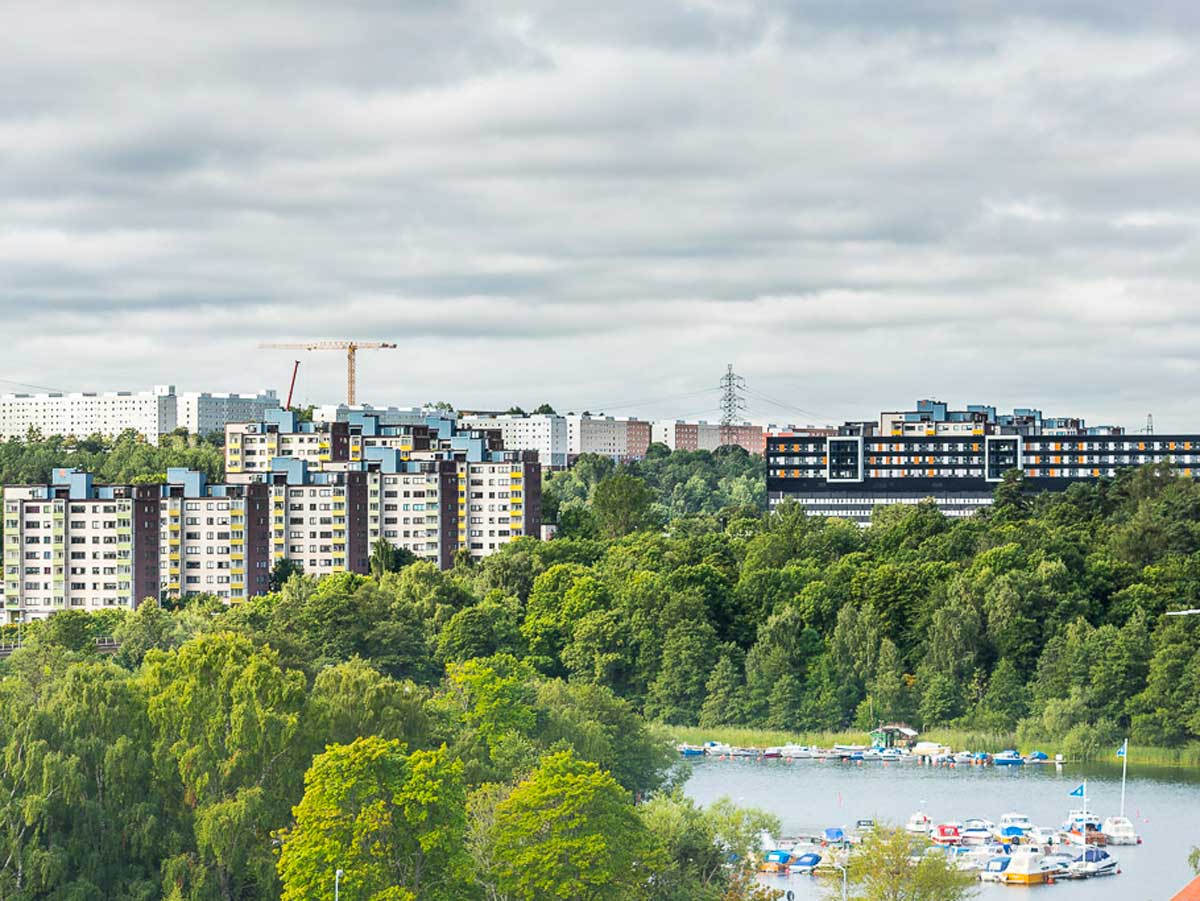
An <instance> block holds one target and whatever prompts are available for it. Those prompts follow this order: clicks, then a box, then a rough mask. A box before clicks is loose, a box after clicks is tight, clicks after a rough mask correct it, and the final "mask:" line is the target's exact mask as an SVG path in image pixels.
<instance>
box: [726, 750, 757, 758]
mask: <svg viewBox="0 0 1200 901" xmlns="http://www.w3.org/2000/svg"><path fill="white" fill-rule="evenodd" d="M730 756H732V757H757V756H758V748H734V749H733V753H732V754H731V755H730Z"/></svg>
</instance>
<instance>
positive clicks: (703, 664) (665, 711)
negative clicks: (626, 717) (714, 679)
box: [646, 620, 719, 726]
mask: <svg viewBox="0 0 1200 901" xmlns="http://www.w3.org/2000/svg"><path fill="white" fill-rule="evenodd" d="M718 647H719V642H718V641H717V633H716V631H715V630H714V629H713V627H712V626H710V625H709V624H708V623H706V622H704V621H702V620H701V621H699V622H696V621H695V620H687V621H684V622H681V623H679V624H678V625H676V626H674V627H672V629H671V630H670V631H669V632H668V633H667V636H666V639H665V640H664V641H663V650H662V665H661V667H660V668H659V672H658V676H657V677H656V678H655V680H654V683H653V684H652V685H651V686H650V694H649V696H648V697H647V698H646V715H647V716H649V717H651V718H654V719H659V720H662V721H663V722H665V723H674V724H676V725H680V726H694V725H695V724H696V722H697V721H698V720H699V718H700V708H701V707H702V706H703V704H704V698H705V696H706V688H707V684H708V679H709V676H710V675H711V674H712V670H713V667H714V666H715V665H716V662H717V659H716V658H717V649H718Z"/></svg>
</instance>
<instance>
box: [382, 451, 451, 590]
mask: <svg viewBox="0 0 1200 901" xmlns="http://www.w3.org/2000/svg"><path fill="white" fill-rule="evenodd" d="M415 468H416V469H418V470H419V471H412V472H396V473H393V472H383V473H381V472H371V473H369V474H368V488H367V490H368V497H369V512H370V520H369V523H368V533H369V541H370V546H372V547H374V545H375V542H376V541H378V540H379V539H380V538H383V539H384V540H386V541H387V542H388V543H389V544H391V545H393V546H395V547H398V548H404V549H406V550H408V551H411V552H412V553H413V554H415V555H416V556H417V557H418V558H419V559H421V560H428V561H429V562H431V563H436V564H438V565H439V566H442V567H448V566H451V565H452V564H453V563H454V561H453V559H452V556H453V555H452V553H451V551H452V548H449V547H448V546H447V543H444V542H442V540H441V533H442V510H441V507H442V502H441V501H442V493H443V492H442V489H443V486H444V485H445V486H447V487H450V486H453V487H454V488H455V489H456V488H457V484H458V482H457V478H456V477H454V474H453V472H452V471H450V469H449V468H448V467H444V466H439V465H438V464H437V463H434V462H430V463H428V464H423V465H420V466H419V467H415ZM443 469H445V470H446V472H443V471H442V470H443Z"/></svg>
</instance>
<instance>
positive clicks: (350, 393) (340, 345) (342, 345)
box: [258, 341, 396, 406]
mask: <svg viewBox="0 0 1200 901" xmlns="http://www.w3.org/2000/svg"><path fill="white" fill-rule="evenodd" d="M258 346H259V347H260V348H262V349H264V350H344V351H345V352H346V403H348V404H349V405H350V406H354V405H355V404H356V403H358V392H357V390H356V387H355V381H356V378H355V373H356V370H357V368H358V365H357V363H356V361H355V354H357V353H358V351H360V350H394V349H395V347H396V345H395V344H389V343H387V342H386V341H308V342H303V343H297V344H260V345H258Z"/></svg>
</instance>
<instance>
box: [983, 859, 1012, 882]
mask: <svg viewBox="0 0 1200 901" xmlns="http://www.w3.org/2000/svg"><path fill="white" fill-rule="evenodd" d="M1011 863H1012V858H1011V857H1009V856H1008V855H1007V854H1001V855H998V856H996V857H992V858H990V859H989V860H988V862H987V863H986V864H984V865H983V872H981V873H980V874H979V879H980V881H982V882H1004V881H1005V878H1004V877H1005V874H1006V873H1007V872H1008V866H1009V864H1011Z"/></svg>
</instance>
